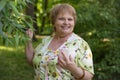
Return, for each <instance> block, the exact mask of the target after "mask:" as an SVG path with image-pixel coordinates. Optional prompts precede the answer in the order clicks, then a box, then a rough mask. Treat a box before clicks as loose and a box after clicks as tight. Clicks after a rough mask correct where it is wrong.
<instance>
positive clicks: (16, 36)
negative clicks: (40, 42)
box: [15, 31, 19, 46]
mask: <svg viewBox="0 0 120 80" xmlns="http://www.w3.org/2000/svg"><path fill="white" fill-rule="evenodd" d="M15 42H16V46H18V44H19V35H18V31H17V32H16V34H15Z"/></svg>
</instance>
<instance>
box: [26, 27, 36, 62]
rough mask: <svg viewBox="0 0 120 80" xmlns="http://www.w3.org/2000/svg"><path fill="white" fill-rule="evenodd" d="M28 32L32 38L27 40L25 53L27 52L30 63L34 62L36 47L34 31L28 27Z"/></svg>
mask: <svg viewBox="0 0 120 80" xmlns="http://www.w3.org/2000/svg"><path fill="white" fill-rule="evenodd" d="M26 34H27V35H28V37H29V38H30V40H28V41H27V42H26V46H25V53H26V57H27V61H28V63H30V64H32V60H33V56H34V49H33V46H32V38H33V31H32V30H29V29H28V30H27V31H26Z"/></svg>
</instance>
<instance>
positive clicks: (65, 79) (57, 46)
mask: <svg viewBox="0 0 120 80" xmlns="http://www.w3.org/2000/svg"><path fill="white" fill-rule="evenodd" d="M50 14H51V22H52V25H53V27H54V30H55V35H53V36H49V37H46V38H44V39H43V40H42V43H40V44H39V45H38V46H37V47H36V49H35V50H34V49H33V47H32V43H31V40H30V41H28V43H27V44H26V57H27V60H28V61H29V63H32V64H33V66H34V68H35V73H36V76H35V80H91V79H92V77H93V75H94V69H93V60H92V52H91V50H90V47H89V45H88V44H87V42H86V41H84V40H83V39H82V38H81V37H79V36H78V35H77V34H75V33H74V32H73V30H74V26H75V23H76V11H75V9H74V8H73V7H72V6H71V5H69V4H57V5H55V6H54V7H53V8H52V9H51V13H50ZM26 33H27V35H28V36H29V37H30V38H31V39H32V37H33V32H32V31H31V30H28V31H27V32H26Z"/></svg>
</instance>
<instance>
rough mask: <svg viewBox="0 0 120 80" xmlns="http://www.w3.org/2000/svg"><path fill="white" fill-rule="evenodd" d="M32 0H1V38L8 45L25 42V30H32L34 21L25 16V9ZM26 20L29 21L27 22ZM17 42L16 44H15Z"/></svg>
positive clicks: (16, 44)
mask: <svg viewBox="0 0 120 80" xmlns="http://www.w3.org/2000/svg"><path fill="white" fill-rule="evenodd" d="M27 3H31V1H30V0H1V1H0V38H1V39H2V40H3V43H4V44H6V45H8V44H12V45H15V46H18V44H19V43H20V42H21V43H22V42H24V41H25V39H26V38H25V37H26V36H25V35H24V33H25V30H24V28H26V27H28V28H31V29H33V28H32V22H33V21H32V19H31V18H30V17H29V16H27V15H25V13H24V8H25V7H26V6H27ZM26 20H29V22H27V21H26ZM14 41H15V43H14Z"/></svg>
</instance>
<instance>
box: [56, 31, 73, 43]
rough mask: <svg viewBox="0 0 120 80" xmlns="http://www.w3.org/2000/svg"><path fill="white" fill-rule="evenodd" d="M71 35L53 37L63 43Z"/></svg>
mask: <svg viewBox="0 0 120 80" xmlns="http://www.w3.org/2000/svg"><path fill="white" fill-rule="evenodd" d="M71 35H72V33H70V34H67V35H57V34H56V35H55V38H56V39H57V40H58V41H60V42H65V41H66V40H67V39H68V38H69V37H70V36H71Z"/></svg>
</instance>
